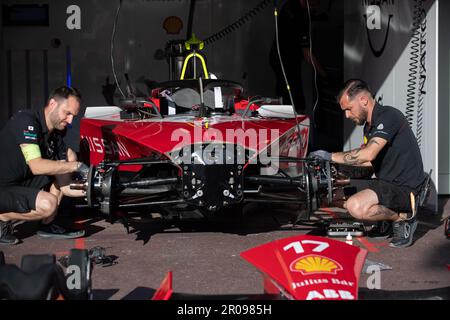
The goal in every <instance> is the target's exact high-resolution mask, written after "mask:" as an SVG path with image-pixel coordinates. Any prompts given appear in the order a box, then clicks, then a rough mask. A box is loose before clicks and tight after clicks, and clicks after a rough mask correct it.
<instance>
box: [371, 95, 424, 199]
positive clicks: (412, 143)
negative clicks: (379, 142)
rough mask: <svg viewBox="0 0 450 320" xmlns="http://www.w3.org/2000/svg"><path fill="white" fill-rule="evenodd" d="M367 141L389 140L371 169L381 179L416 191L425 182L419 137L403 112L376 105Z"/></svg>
mask: <svg viewBox="0 0 450 320" xmlns="http://www.w3.org/2000/svg"><path fill="white" fill-rule="evenodd" d="M364 136H365V137H366V138H367V141H370V139H371V138H374V137H379V138H382V139H385V140H387V142H388V143H387V144H386V146H385V147H384V148H383V149H382V150H381V151H380V153H379V154H378V156H377V157H376V159H375V160H373V161H372V166H373V168H374V171H375V175H376V177H377V178H378V179H380V180H383V181H387V182H391V183H393V184H395V185H398V186H406V187H409V188H410V189H412V190H415V191H416V192H417V191H418V189H419V188H420V186H421V184H422V183H423V181H424V180H425V173H424V171H423V163H422V156H421V154H420V149H419V145H418V144H417V140H416V137H415V136H414V133H413V132H412V130H411V128H410V126H409V123H408V120H407V119H406V117H405V116H404V115H403V113H402V112H401V111H399V110H397V109H395V108H393V107H389V106H382V105H380V104H378V103H376V104H375V107H374V110H373V114H372V124H371V125H369V124H368V123H367V122H366V124H365V126H364Z"/></svg>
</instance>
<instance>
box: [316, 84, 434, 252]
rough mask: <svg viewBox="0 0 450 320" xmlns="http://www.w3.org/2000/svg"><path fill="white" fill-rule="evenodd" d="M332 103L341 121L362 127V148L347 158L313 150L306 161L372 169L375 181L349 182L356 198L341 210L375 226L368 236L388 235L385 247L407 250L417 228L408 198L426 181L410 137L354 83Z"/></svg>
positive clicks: (399, 118)
mask: <svg viewBox="0 0 450 320" xmlns="http://www.w3.org/2000/svg"><path fill="white" fill-rule="evenodd" d="M337 99H338V102H339V104H340V106H341V109H342V110H343V111H344V112H345V117H346V118H347V119H350V120H352V121H353V122H355V123H356V124H357V125H364V141H365V145H364V146H363V147H362V148H359V149H355V150H351V151H348V152H336V153H329V152H327V151H324V150H319V151H315V152H312V153H311V154H310V156H312V157H316V158H321V159H324V160H328V161H333V162H336V163H341V164H346V165H352V166H371V167H373V171H374V173H375V176H376V179H371V180H360V181H358V180H352V181H354V182H352V184H353V183H354V188H355V189H356V191H357V192H356V193H355V194H353V195H351V196H350V197H349V198H348V200H347V201H346V203H345V204H344V208H346V209H347V210H348V212H349V213H350V214H351V215H352V216H353V217H354V218H356V219H359V220H364V221H372V222H377V224H376V226H375V227H374V228H372V230H371V232H370V233H369V236H373V237H388V236H390V235H392V240H391V243H390V246H391V247H396V248H400V247H408V246H410V245H411V244H412V242H413V234H414V231H415V230H416V227H417V221H416V217H414V216H412V208H411V201H410V193H411V192H412V193H413V194H414V195H415V196H417V195H418V193H419V192H420V188H421V186H422V184H423V183H424V181H425V178H426V175H425V173H424V171H423V163H422V157H421V154H420V150H419V146H418V144H417V140H416V138H415V136H414V133H413V132H412V130H411V128H410V126H409V124H408V121H407V119H406V118H405V116H404V115H403V114H402V112H401V111H399V110H397V109H395V108H393V107H389V106H382V105H380V104H378V103H377V102H375V100H374V98H373V95H372V93H371V92H370V89H369V87H368V86H367V84H366V83H365V82H364V81H362V80H360V79H352V80H349V81H347V82H346V83H345V85H344V87H343V89H342V90H341V91H340V93H339V95H338V97H337ZM400 213H405V214H400Z"/></svg>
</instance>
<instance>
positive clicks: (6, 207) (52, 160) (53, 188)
mask: <svg viewBox="0 0 450 320" xmlns="http://www.w3.org/2000/svg"><path fill="white" fill-rule="evenodd" d="M80 103H81V94H80V93H79V91H78V90H77V89H75V88H71V87H65V86H64V87H60V88H57V89H56V90H54V91H53V92H52V93H51V94H50V96H49V99H48V101H47V104H46V106H45V107H44V108H42V109H41V110H38V111H34V112H33V111H30V110H27V111H19V112H18V113H16V114H15V115H14V116H13V117H12V118H11V119H10V120H9V121H8V123H7V124H6V125H5V127H4V128H3V129H2V130H1V132H0V150H2V152H3V155H2V156H1V157H0V170H1V171H0V244H16V243H18V242H19V240H18V239H17V238H16V237H15V235H14V233H13V231H14V229H13V224H12V223H13V222H14V221H41V224H40V227H39V230H38V232H37V233H38V234H39V235H40V236H43V237H52V238H59V239H68V238H77V237H81V236H83V235H84V231H82V230H73V229H72V230H71V229H69V228H64V227H62V226H61V225H58V224H56V223H55V222H54V219H55V216H56V214H57V210H58V205H59V204H60V202H61V199H62V198H63V196H70V197H81V196H84V192H83V191H80V190H71V189H70V183H71V182H72V176H73V175H74V174H78V175H81V176H83V177H85V176H86V175H87V172H88V170H89V168H88V167H87V166H86V165H85V164H83V163H82V162H78V161H77V156H76V153H75V152H74V151H73V150H71V149H70V148H66V145H65V143H64V140H63V137H64V134H65V132H66V128H67V126H68V125H70V124H71V123H72V121H73V119H74V117H75V116H76V115H77V114H78V113H79V111H80Z"/></svg>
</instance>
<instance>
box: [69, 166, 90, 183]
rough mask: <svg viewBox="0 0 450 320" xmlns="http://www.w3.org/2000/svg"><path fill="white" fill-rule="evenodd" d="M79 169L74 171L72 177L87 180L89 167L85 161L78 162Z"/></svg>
mask: <svg viewBox="0 0 450 320" xmlns="http://www.w3.org/2000/svg"><path fill="white" fill-rule="evenodd" d="M78 163H79V164H78V167H77V169H76V170H75V171H74V172H73V173H72V179H73V180H77V181H86V180H87V177H88V174H89V167H88V166H87V165H85V164H84V163H83V162H78Z"/></svg>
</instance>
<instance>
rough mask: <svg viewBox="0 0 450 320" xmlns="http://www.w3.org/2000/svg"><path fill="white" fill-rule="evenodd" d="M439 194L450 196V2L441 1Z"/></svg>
mask: <svg viewBox="0 0 450 320" xmlns="http://www.w3.org/2000/svg"><path fill="white" fill-rule="evenodd" d="M439 30H440V33H439V92H440V94H439V193H440V194H447V195H448V194H450V143H449V141H450V130H449V124H450V90H449V88H450V37H449V36H448V30H450V2H449V1H442V0H441V1H439Z"/></svg>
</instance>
